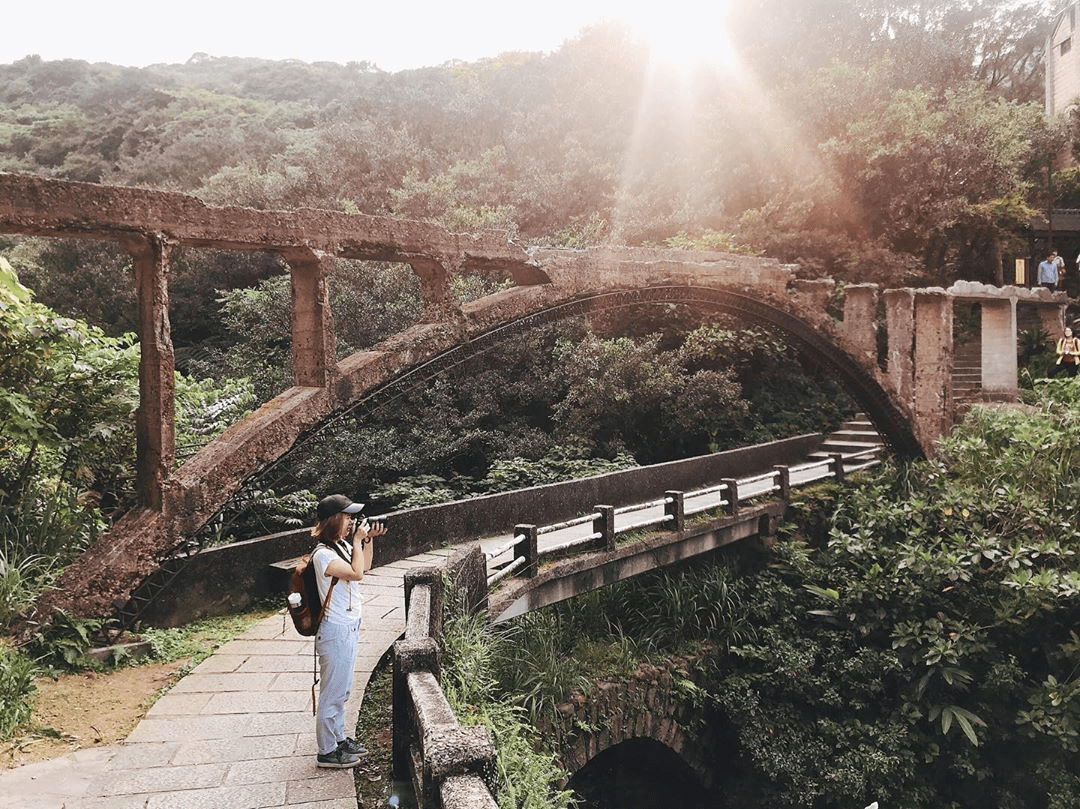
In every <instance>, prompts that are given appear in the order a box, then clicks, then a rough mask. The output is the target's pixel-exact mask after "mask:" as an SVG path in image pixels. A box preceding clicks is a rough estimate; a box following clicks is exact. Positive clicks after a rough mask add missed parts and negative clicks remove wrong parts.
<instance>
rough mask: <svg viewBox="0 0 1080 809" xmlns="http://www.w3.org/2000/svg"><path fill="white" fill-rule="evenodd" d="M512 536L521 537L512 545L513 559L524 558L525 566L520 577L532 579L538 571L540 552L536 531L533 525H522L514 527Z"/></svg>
mask: <svg viewBox="0 0 1080 809" xmlns="http://www.w3.org/2000/svg"><path fill="white" fill-rule="evenodd" d="M514 536H515V537H521V539H520V540H518V541H517V542H516V543H514V558H517V557H518V556H523V557H525V566H524V567H523V568H522V569H521V575H522V576H525V577H526V578H530V579H531V578H533V577H534V576H535V575H536V574H537V573H538V572H539V570H540V567H539V558H540V551H539V548H538V547H537V536H538V533H537V529H536V526H535V525H529V524H522V525H516V526H514Z"/></svg>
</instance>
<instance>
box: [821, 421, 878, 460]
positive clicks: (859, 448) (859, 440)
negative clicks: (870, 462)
mask: <svg viewBox="0 0 1080 809" xmlns="http://www.w3.org/2000/svg"><path fill="white" fill-rule="evenodd" d="M884 449H885V442H884V441H882V440H881V435H880V433H878V431H877V428H876V427H874V424H873V422H872V421H870V419H869V418H867V417H866V414H865V413H856V414H855V416H854V417H853V418H851V419H849V420H848V421H845V422H844V423H843V424H841V425H840V428H839V429H838V430H836V432H833V433H830V434H829V435H827V436H826V437H825V440H824V441H822V442H821V446H820V447H818V449H817V451H816V452H812V453H810V456H809V459H810V460H812V461H822V460H825V459H827V458H831V457H832V456H833V455H835V454H836V453H839V454H840V455H842V456H844V457H845V458H847V457H850V456H852V455H857V454H859V453H860V452H867V451H869V450H873V451H874V456H873V457H875V458H880V457H881V453H882V451H883V450H884Z"/></svg>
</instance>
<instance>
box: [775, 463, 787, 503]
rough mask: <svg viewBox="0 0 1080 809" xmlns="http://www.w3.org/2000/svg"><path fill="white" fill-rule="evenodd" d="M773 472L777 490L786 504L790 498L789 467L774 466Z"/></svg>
mask: <svg viewBox="0 0 1080 809" xmlns="http://www.w3.org/2000/svg"><path fill="white" fill-rule="evenodd" d="M773 473H774V474H775V475H776V483H777V492H778V494H779V495H780V499H781V500H783V501H784V503H785V504H786V503H787V502H788V501H790V500H791V469H790V468H789V467H787V466H774V467H773Z"/></svg>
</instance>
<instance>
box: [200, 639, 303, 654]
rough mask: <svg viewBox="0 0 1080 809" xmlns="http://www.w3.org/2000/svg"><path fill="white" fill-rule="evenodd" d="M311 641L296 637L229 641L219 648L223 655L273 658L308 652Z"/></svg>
mask: <svg viewBox="0 0 1080 809" xmlns="http://www.w3.org/2000/svg"><path fill="white" fill-rule="evenodd" d="M311 643H312V641H311V639H310V638H302V637H300V636H299V635H296V636H295V637H293V638H278V639H276V640H273V639H271V640H231V641H229V642H228V643H226V644H225V645H224V646H222V647H221V649H222V651H223V652H224V653H225V654H242V655H248V656H253V655H273V656H275V657H277V656H279V655H282V654H288V653H289V652H290V651H295V653H296V654H300V653H301V652H303V651H305V650H310V648H311Z"/></svg>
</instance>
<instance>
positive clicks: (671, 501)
mask: <svg viewBox="0 0 1080 809" xmlns="http://www.w3.org/2000/svg"><path fill="white" fill-rule="evenodd" d="M664 514H666V515H668V516H669V517H671V519H670V520H669V522H670V523H671V530H672V531H682V530H683V529H684V528H685V527H686V495H685V494H684V493H683V492H676V491H671V492H664ZM665 525H667V523H665Z"/></svg>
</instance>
